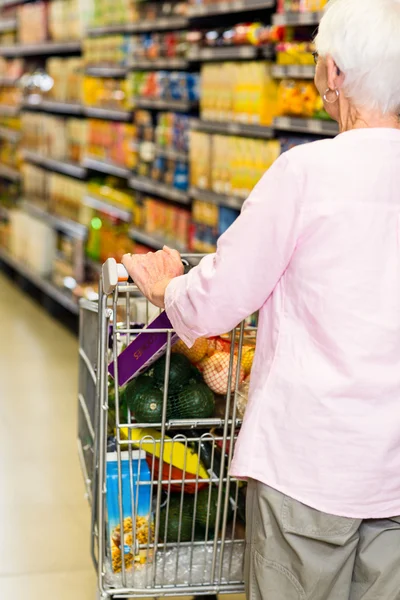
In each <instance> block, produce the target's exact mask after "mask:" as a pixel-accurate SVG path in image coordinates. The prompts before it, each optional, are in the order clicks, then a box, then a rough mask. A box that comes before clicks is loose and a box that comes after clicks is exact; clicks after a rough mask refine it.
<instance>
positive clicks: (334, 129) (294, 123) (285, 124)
mask: <svg viewBox="0 0 400 600" xmlns="http://www.w3.org/2000/svg"><path fill="white" fill-rule="evenodd" d="M274 127H275V128H276V129H280V130H282V131H294V132H298V133H311V134H316V135H324V136H335V135H337V134H338V133H339V127H338V124H337V123H336V122H335V121H328V120H323V119H300V118H297V117H277V118H276V119H274Z"/></svg>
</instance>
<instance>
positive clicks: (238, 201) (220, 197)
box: [189, 187, 244, 210]
mask: <svg viewBox="0 0 400 600" xmlns="http://www.w3.org/2000/svg"><path fill="white" fill-rule="evenodd" d="M189 195H190V197H191V198H195V199H196V200H202V201H203V202H209V203H210V204H216V205H217V206H226V207H227V208H233V209H235V210H241V208H242V206H243V202H244V200H243V198H239V197H238V196H226V195H225V194H217V193H216V192H212V191H209V190H202V189H200V188H197V187H191V188H190V190H189Z"/></svg>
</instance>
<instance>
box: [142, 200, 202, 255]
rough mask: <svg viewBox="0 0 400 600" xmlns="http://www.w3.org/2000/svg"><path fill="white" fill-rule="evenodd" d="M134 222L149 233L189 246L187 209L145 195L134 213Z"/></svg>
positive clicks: (184, 246) (179, 244) (189, 214)
mask: <svg viewBox="0 0 400 600" xmlns="http://www.w3.org/2000/svg"><path fill="white" fill-rule="evenodd" d="M136 224H137V226H139V227H140V228H141V229H143V231H145V232H146V233H148V234H150V235H155V236H156V237H157V236H161V237H162V238H163V239H165V240H166V241H167V242H170V243H175V244H177V245H178V246H180V247H183V248H188V247H189V237H190V224H191V213H190V210H189V209H186V208H183V207H180V206H175V205H173V204H171V203H167V202H162V201H161V200H157V199H154V198H150V197H147V196H146V197H145V198H144V199H143V201H142V202H141V207H140V208H139V211H138V212H137V213H136Z"/></svg>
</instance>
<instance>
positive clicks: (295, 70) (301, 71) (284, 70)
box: [272, 65, 315, 79]
mask: <svg viewBox="0 0 400 600" xmlns="http://www.w3.org/2000/svg"><path fill="white" fill-rule="evenodd" d="M272 76H273V77H275V78H276V79H284V78H285V77H290V78H291V79H314V76H315V66H314V65H274V66H273V67H272Z"/></svg>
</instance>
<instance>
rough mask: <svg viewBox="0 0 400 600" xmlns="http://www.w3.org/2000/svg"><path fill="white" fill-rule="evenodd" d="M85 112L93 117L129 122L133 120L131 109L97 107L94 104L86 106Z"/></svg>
mask: <svg viewBox="0 0 400 600" xmlns="http://www.w3.org/2000/svg"><path fill="white" fill-rule="evenodd" d="M84 114H85V115H86V116H87V117H90V118H92V119H105V120H108V121H125V122H126V123H128V122H129V121H131V120H132V111H131V110H114V109H112V108H97V107H94V106H86V107H85V108H84Z"/></svg>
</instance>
